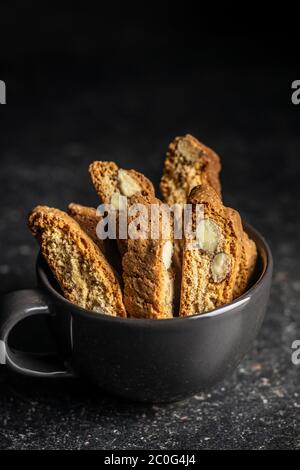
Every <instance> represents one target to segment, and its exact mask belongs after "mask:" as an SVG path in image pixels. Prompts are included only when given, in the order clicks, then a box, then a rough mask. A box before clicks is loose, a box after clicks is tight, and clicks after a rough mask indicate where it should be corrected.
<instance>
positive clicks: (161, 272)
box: [123, 194, 174, 319]
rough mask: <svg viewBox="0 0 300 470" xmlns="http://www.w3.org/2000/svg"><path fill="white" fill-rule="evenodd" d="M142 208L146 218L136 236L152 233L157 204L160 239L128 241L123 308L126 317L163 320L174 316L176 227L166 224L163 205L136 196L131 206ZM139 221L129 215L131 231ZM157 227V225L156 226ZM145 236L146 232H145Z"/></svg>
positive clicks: (130, 203)
mask: <svg viewBox="0 0 300 470" xmlns="http://www.w3.org/2000/svg"><path fill="white" fill-rule="evenodd" d="M132 204H143V206H144V207H145V211H146V212H145V213H146V214H147V216H146V219H145V217H144V218H142V219H141V221H140V225H139V226H138V227H137V232H139V230H141V231H142V232H143V231H144V225H143V224H145V227H148V229H149V230H150V224H151V222H153V219H152V217H155V216H154V215H153V213H151V209H150V204H157V207H158V209H159V214H160V215H159V217H158V218H157V220H158V223H157V224H156V225H155V227H156V228H155V230H156V233H157V234H158V235H157V239H154V238H153V237H152V238H150V237H148V238H145V236H144V238H139V239H133V238H129V239H128V247H127V251H126V253H125V254H124V256H123V280H124V304H125V307H126V310H127V313H128V315H129V316H131V317H136V318H152V319H163V318H171V317H172V316H173V308H174V306H173V298H174V270H173V259H172V255H173V226H172V222H171V221H169V222H167V223H166V224H163V217H162V212H161V201H159V200H158V199H156V198H154V197H153V196H152V197H149V196H148V197H146V196H143V195H142V194H137V195H135V196H133V197H132V198H130V201H129V206H131V205H132ZM134 220H136V218H135V217H134V216H133V215H132V216H131V215H130V214H129V230H130V226H131V224H132V223H133V222H134ZM153 225H154V224H153ZM144 233H145V232H144Z"/></svg>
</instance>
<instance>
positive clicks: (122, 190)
mask: <svg viewBox="0 0 300 470" xmlns="http://www.w3.org/2000/svg"><path fill="white" fill-rule="evenodd" d="M89 172H90V175H91V178H92V182H93V184H94V186H95V189H96V191H97V193H98V195H99V197H100V201H101V203H102V204H112V206H113V207H114V208H115V209H122V207H121V205H122V199H120V196H124V197H126V198H128V197H131V196H133V195H134V194H137V193H142V194H144V195H145V196H147V195H149V196H154V195H155V191H154V187H153V184H152V183H151V181H149V180H148V178H146V177H145V176H144V175H142V174H141V173H139V172H137V171H135V170H123V169H121V168H119V167H118V165H116V163H114V162H102V161H99V162H93V163H91V165H90V167H89Z"/></svg>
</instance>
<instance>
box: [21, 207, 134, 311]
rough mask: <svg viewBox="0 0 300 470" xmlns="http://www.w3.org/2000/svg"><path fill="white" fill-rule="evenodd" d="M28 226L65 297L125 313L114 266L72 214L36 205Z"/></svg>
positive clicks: (93, 308) (95, 308) (85, 305)
mask: <svg viewBox="0 0 300 470" xmlns="http://www.w3.org/2000/svg"><path fill="white" fill-rule="evenodd" d="M28 225H29V228H30V230H31V232H32V234H33V235H34V236H35V237H36V238H37V240H38V242H39V244H40V247H41V251H42V254H43V256H44V258H45V259H46V261H47V263H48V265H49V267H50V268H51V270H52V272H53V274H54V276H55V278H56V279H57V281H58V283H59V285H60V287H61V289H62V291H63V294H64V296H65V297H66V299H68V300H70V301H71V302H73V303H75V304H77V305H79V306H81V307H83V308H85V309H87V310H91V311H94V312H100V313H106V314H108V315H113V316H120V317H125V316H126V310H125V307H124V304H123V300H122V293H121V288H120V285H119V282H118V280H117V278H116V276H115V274H114V271H113V269H112V268H111V266H110V265H109V263H108V262H107V260H106V259H105V257H104V255H103V254H102V252H101V250H100V249H99V248H98V246H96V244H95V243H94V242H93V241H92V239H91V238H90V237H89V236H88V235H87V234H86V233H85V232H84V231H83V230H82V229H81V227H80V226H79V224H78V223H77V222H76V221H75V220H74V219H73V218H72V217H70V216H69V215H68V214H66V213H65V212H63V211H60V210H58V209H53V208H50V207H47V206H37V207H36V208H34V209H33V210H32V212H31V213H30V214H29V217H28Z"/></svg>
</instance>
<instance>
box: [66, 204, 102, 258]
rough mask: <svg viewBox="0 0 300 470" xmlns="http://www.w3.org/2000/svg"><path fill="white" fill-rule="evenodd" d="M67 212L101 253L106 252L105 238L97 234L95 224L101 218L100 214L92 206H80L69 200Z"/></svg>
mask: <svg viewBox="0 0 300 470" xmlns="http://www.w3.org/2000/svg"><path fill="white" fill-rule="evenodd" d="M68 214H69V215H70V216H71V217H72V218H73V219H74V220H76V222H77V223H78V224H79V225H80V227H81V228H82V229H83V230H84V232H86V233H87V235H88V236H89V237H90V238H91V239H92V240H93V242H94V243H95V244H96V245H97V246H98V247H99V248H100V250H101V251H102V253H104V254H107V246H106V244H105V240H101V239H100V238H99V237H98V236H97V225H98V223H99V222H100V220H101V217H100V215H99V214H98V213H97V210H96V209H94V207H87V206H82V205H81V204H75V203H74V202H71V203H70V204H69V206H68Z"/></svg>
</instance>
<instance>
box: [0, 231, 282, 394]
mask: <svg viewBox="0 0 300 470" xmlns="http://www.w3.org/2000/svg"><path fill="white" fill-rule="evenodd" d="M245 228H246V230H247V232H248V234H249V235H250V237H251V238H252V239H253V240H254V241H255V243H256V246H257V249H258V255H259V256H258V262H257V267H256V272H255V275H254V278H253V280H252V283H251V286H250V288H249V289H248V290H247V292H245V293H244V294H243V295H242V296H241V297H239V298H238V299H236V300H234V301H233V302H231V303H230V304H228V305H225V306H223V307H220V308H218V309H216V310H214V311H211V312H208V313H204V314H198V315H193V316H190V317H185V318H173V319H167V320H139V319H124V318H116V317H111V316H108V315H104V314H99V313H95V312H89V311H87V310H84V309H83V308H81V307H78V306H77V305H74V304H72V303H70V302H69V301H68V300H66V299H65V298H64V297H63V296H62V295H61V293H60V292H59V289H58V287H57V285H56V284H55V281H54V279H53V277H52V275H51V272H50V270H49V268H48V266H47V265H46V263H45V261H44V260H43V258H42V256H41V255H39V257H38V260H37V279H38V288H37V289H33V290H20V291H15V292H11V293H10V294H7V295H5V296H4V297H3V298H2V300H1V304H0V362H1V363H2V364H6V366H7V367H9V368H10V369H12V370H14V371H16V372H18V373H21V374H26V375H30V376H40V377H57V376H65V377H67V376H70V375H80V376H81V377H85V378H87V379H89V380H91V381H92V382H94V383H95V384H96V385H98V386H99V387H101V388H102V389H104V390H106V391H108V392H110V393H113V394H115V395H119V396H121V397H124V398H128V399H132V400H136V401H145V402H146V401H148V402H167V401H175V400H179V399H182V398H185V397H188V396H190V395H193V394H195V393H198V392H201V391H202V390H205V389H208V388H209V387H211V386H213V385H215V384H216V383H217V382H219V381H220V380H222V379H223V378H224V376H225V375H227V374H230V372H232V371H233V370H234V369H235V367H236V366H237V365H238V363H239V362H240V361H241V359H242V358H243V357H244V356H245V354H246V353H247V352H248V351H249V349H250V347H251V345H252V343H253V340H254V338H255V337H256V335H257V333H258V331H259V329H260V326H261V324H262V321H263V318H264V314H265V310H266V306H267V302H268V298H269V290H270V285H271V278H272V264H273V263H272V255H271V252H270V249H269V248H268V245H267V244H266V242H265V241H264V239H263V238H262V236H261V235H260V234H259V233H258V232H257V231H256V230H254V229H253V228H251V227H250V226H249V225H246V227H245ZM40 314H43V315H47V316H49V323H50V327H51V329H52V330H53V333H54V336H55V338H56V340H57V344H58V350H59V356H60V358H61V361H60V363H61V364H63V366H61V367H58V366H57V363H56V362H54V363H53V362H51V361H49V360H46V359H45V358H43V357H39V356H38V355H29V354H26V353H21V352H17V351H14V350H12V348H10V347H9V344H8V338H9V335H10V332H11V331H12V330H13V328H14V327H15V326H16V325H17V324H18V323H19V322H20V321H21V320H23V319H24V318H26V317H30V316H32V315H40Z"/></svg>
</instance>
